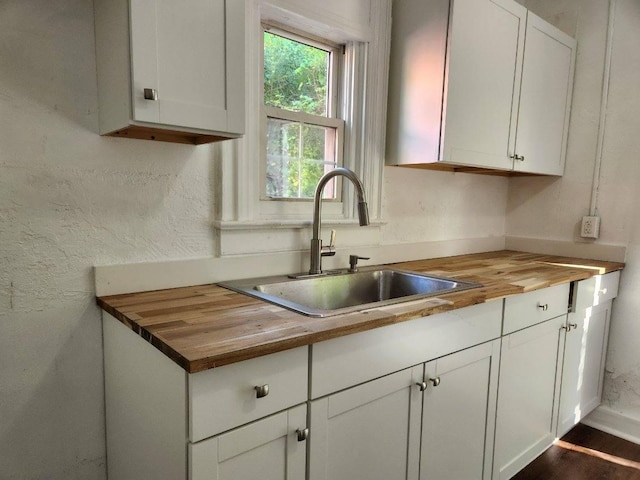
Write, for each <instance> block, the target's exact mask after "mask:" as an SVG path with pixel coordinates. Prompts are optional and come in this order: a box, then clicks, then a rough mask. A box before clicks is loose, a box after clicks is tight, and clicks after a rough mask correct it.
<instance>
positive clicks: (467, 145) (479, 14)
mask: <svg viewBox="0 0 640 480" xmlns="http://www.w3.org/2000/svg"><path fill="white" fill-rule="evenodd" d="M526 15H527V11H526V9H525V8H524V7H522V6H520V5H518V4H517V3H514V2H511V1H505V2H502V1H489V0H481V1H478V0H454V1H453V4H452V15H451V24H450V27H449V30H450V32H451V33H452V35H451V37H450V45H449V55H448V57H449V58H448V72H447V76H448V79H449V80H448V82H447V83H446V85H445V91H444V103H443V118H442V127H443V128H442V139H441V145H442V153H441V155H440V157H441V159H442V160H443V161H445V162H448V163H456V164H460V165H471V166H477V167H487V168H499V169H509V168H511V164H512V160H511V159H510V158H509V156H508V155H507V152H508V150H509V149H508V146H509V143H508V142H509V139H510V129H511V125H512V112H513V111H514V108H515V105H514V103H515V102H517V98H518V93H519V92H518V91H519V84H518V81H517V80H518V77H519V62H522V49H523V44H524V24H525V21H526Z"/></svg>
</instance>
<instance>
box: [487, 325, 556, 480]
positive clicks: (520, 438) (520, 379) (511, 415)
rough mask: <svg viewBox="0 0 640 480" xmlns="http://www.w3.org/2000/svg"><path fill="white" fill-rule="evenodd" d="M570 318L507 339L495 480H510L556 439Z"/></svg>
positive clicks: (494, 469) (494, 470)
mask: <svg viewBox="0 0 640 480" xmlns="http://www.w3.org/2000/svg"><path fill="white" fill-rule="evenodd" d="M565 320H566V315H565V316H562V317H558V318H554V319H552V320H548V321H546V322H544V323H540V324H537V325H534V326H532V327H529V328H525V329H524V330H520V331H518V332H515V333H512V334H510V335H507V336H506V337H503V338H502V353H501V357H500V361H501V363H500V382H499V392H498V409H497V419H496V443H495V452H494V458H495V462H494V467H493V478H494V479H496V480H498V479H499V480H506V479H509V478H511V477H512V476H513V475H514V474H515V473H516V472H518V471H519V470H520V469H522V468H523V467H524V466H525V465H527V464H528V463H529V462H531V461H532V460H533V459H534V458H536V457H537V456H538V455H539V454H540V453H542V452H543V451H544V450H545V449H546V448H547V447H548V446H549V445H551V443H552V442H553V439H554V436H555V430H556V429H555V419H554V405H557V398H558V396H559V395H558V390H559V389H558V388H557V386H558V381H559V374H558V373H559V370H560V369H561V368H560V369H559V368H558V366H559V362H561V361H562V348H563V346H564V343H561V342H560V340H561V338H562V339H563V338H564V337H563V332H564V330H563V328H562V327H563V326H564V325H565Z"/></svg>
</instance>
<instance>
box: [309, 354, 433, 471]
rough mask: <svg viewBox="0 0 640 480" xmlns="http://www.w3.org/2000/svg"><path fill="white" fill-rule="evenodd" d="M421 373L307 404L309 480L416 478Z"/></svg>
mask: <svg viewBox="0 0 640 480" xmlns="http://www.w3.org/2000/svg"><path fill="white" fill-rule="evenodd" d="M422 372H423V367H422V366H419V367H413V368H410V369H406V370H402V371H400V372H397V373H394V374H391V375H388V376H386V377H382V378H379V379H377V380H373V381H371V382H368V383H365V384H362V385H360V386H357V387H354V388H351V389H349V390H345V391H343V392H339V393H335V394H333V395H330V396H328V397H324V398H321V399H319V400H315V401H313V402H311V425H310V427H311V436H310V439H309V441H310V444H309V472H310V475H309V478H310V480H353V479H355V478H366V479H367V480H400V479H410V480H417V478H418V455H419V449H420V445H419V444H420V408H421V402H420V400H421V396H422V395H421V392H420V390H419V388H418V387H417V386H416V383H419V382H422Z"/></svg>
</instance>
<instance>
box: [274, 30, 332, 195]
mask: <svg viewBox="0 0 640 480" xmlns="http://www.w3.org/2000/svg"><path fill="white" fill-rule="evenodd" d="M341 51H342V47H340V46H339V45H334V44H330V43H329V42H325V41H317V40H312V39H309V38H304V37H302V36H299V35H296V34H293V33H291V32H287V31H284V30H280V29H276V28H273V27H269V26H266V27H265V30H264V33H263V72H264V73H263V75H264V85H263V111H264V117H265V119H264V125H265V128H264V136H265V149H264V152H263V154H264V161H263V168H262V177H263V178H262V181H263V188H262V199H263V200H284V199H289V200H291V199H311V198H313V195H314V192H315V186H316V185H317V183H318V181H319V180H320V177H322V175H324V174H325V173H326V172H327V171H329V170H332V169H334V168H335V167H337V166H339V165H341V164H342V150H343V140H342V137H343V132H344V121H343V120H340V119H338V118H336V117H337V101H338V84H339V81H338V80H339V72H340V57H341ZM323 193H324V198H325V199H337V198H338V197H339V195H338V187H337V185H336V179H333V181H332V182H331V183H330V184H328V185H327V186H326V188H325V189H324V192H323Z"/></svg>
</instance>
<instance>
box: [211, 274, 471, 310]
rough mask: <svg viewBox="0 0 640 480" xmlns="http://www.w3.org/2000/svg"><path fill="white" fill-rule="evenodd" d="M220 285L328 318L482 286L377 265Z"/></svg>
mask: <svg viewBox="0 0 640 480" xmlns="http://www.w3.org/2000/svg"><path fill="white" fill-rule="evenodd" d="M220 286H222V287H226V288H229V289H231V290H234V291H236V292H240V293H244V294H247V295H250V296H252V297H256V298H260V299H262V300H266V301H268V302H271V303H274V304H276V305H279V306H281V307H284V308H288V309H290V310H293V311H295V312H298V313H302V314H303V315H308V316H312V317H328V316H332V315H340V314H344V313H349V312H355V311H359V310H365V309H368V308H373V307H380V306H384V305H390V304H394V303H400V302H407V301H411V300H417V299H420V298H426V297H430V296H435V295H440V294H444V293H452V292H457V291H460V290H467V289H470V288H476V287H479V286H480V285H479V284H477V283H472V282H463V281H459V280H453V279H450V278H441V277H434V276H430V275H423V274H420V273H413V272H407V271H404V270H397V269H393V268H375V269H366V270H365V269H363V270H362V271H359V272H355V273H349V272H347V271H341V272H339V273H335V274H328V275H323V276H314V277H307V278H289V277H286V276H278V277H263V278H254V279H247V280H238V281H232V282H225V283H221V284H220Z"/></svg>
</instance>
